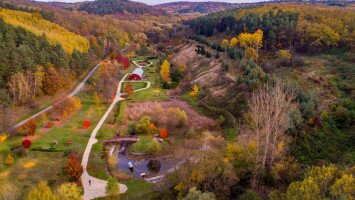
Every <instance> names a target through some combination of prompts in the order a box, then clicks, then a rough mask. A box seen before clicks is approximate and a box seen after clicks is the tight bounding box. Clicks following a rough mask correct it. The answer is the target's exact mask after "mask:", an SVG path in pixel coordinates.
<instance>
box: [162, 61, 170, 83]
mask: <svg viewBox="0 0 355 200" xmlns="http://www.w3.org/2000/svg"><path fill="white" fill-rule="evenodd" d="M160 75H161V77H162V78H163V80H164V81H168V80H169V78H170V63H169V61H168V60H164V62H163V64H162V66H161V69H160Z"/></svg>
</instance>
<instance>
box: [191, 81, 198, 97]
mask: <svg viewBox="0 0 355 200" xmlns="http://www.w3.org/2000/svg"><path fill="white" fill-rule="evenodd" d="M198 92H199V88H198V86H197V84H195V85H194V87H193V88H192V91H191V92H190V95H191V96H196V95H197V94H198Z"/></svg>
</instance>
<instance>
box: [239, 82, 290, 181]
mask: <svg viewBox="0 0 355 200" xmlns="http://www.w3.org/2000/svg"><path fill="white" fill-rule="evenodd" d="M285 91H286V89H285V87H284V86H283V85H282V84H281V83H276V85H275V86H271V85H266V86H265V87H263V88H261V89H258V90H256V91H254V92H253V93H252V97H251V99H250V100H249V101H248V104H249V108H250V111H249V113H248V114H247V117H246V120H247V121H248V124H247V125H246V126H245V127H243V130H242V131H241V132H242V133H244V134H242V135H240V136H239V142H241V143H243V144H244V145H249V144H250V143H254V144H255V149H256V150H255V153H254V155H253V157H254V161H255V163H256V169H255V174H254V175H255V178H256V181H257V182H258V179H259V176H260V174H261V173H262V172H265V171H266V172H267V173H270V170H271V167H272V165H273V163H274V161H275V159H276V158H279V157H280V156H281V155H282V154H283V152H284V146H285V145H286V143H287V136H286V134H285V132H286V130H287V129H288V128H289V127H290V119H289V118H290V117H289V116H290V112H291V110H292V109H293V108H294V107H295V105H294V103H293V99H294V95H293V94H292V93H288V92H285ZM257 182H256V183H257ZM256 186H257V185H256Z"/></svg>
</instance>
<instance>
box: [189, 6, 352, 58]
mask: <svg viewBox="0 0 355 200" xmlns="http://www.w3.org/2000/svg"><path fill="white" fill-rule="evenodd" d="M353 18H354V14H353V12H352V11H351V10H350V9H346V8H344V9H341V8H334V7H333V8H326V7H325V6H322V5H319V6H318V7H314V6H311V5H299V4H287V5H286V4H285V5H283V4H278V5H266V6H262V7H256V8H248V9H239V10H228V11H222V12H218V13H214V14H211V15H208V16H206V17H200V18H197V19H195V20H192V21H189V22H188V24H189V25H190V27H191V28H192V29H193V30H194V32H195V33H196V34H198V35H205V36H212V35H216V34H218V33H226V34H229V35H238V34H239V33H242V32H254V31H256V30H257V29H259V28H260V29H262V30H263V31H264V38H265V40H264V48H265V49H268V48H271V49H276V48H279V49H280V48H295V49H296V50H297V51H299V52H319V51H323V52H324V51H328V50H330V49H331V48H332V47H336V46H341V47H342V48H345V49H349V48H350V43H349V41H350V40H351V33H352V31H353V30H354V24H353V23H351V22H352V20H353ZM335 19H337V20H335Z"/></svg>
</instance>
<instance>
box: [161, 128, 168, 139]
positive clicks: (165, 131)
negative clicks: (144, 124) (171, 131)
mask: <svg viewBox="0 0 355 200" xmlns="http://www.w3.org/2000/svg"><path fill="white" fill-rule="evenodd" d="M160 137H161V138H167V137H168V130H166V128H162V129H160Z"/></svg>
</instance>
